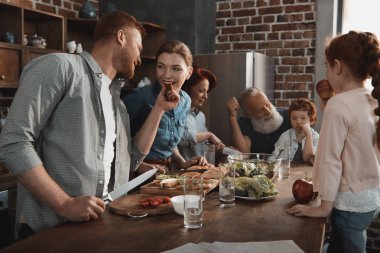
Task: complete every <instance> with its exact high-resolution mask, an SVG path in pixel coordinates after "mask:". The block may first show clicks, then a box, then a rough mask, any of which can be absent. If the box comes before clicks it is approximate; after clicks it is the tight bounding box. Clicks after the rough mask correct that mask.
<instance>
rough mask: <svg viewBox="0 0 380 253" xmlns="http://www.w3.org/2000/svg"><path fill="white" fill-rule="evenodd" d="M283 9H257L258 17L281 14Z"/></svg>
mask: <svg viewBox="0 0 380 253" xmlns="http://www.w3.org/2000/svg"><path fill="white" fill-rule="evenodd" d="M283 9H284V8H283V7H268V8H261V9H259V15H268V14H281V13H282V12H283Z"/></svg>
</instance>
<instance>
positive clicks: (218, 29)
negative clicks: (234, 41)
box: [215, 28, 221, 36]
mask: <svg viewBox="0 0 380 253" xmlns="http://www.w3.org/2000/svg"><path fill="white" fill-rule="evenodd" d="M220 30H221V29H220V28H216V29H215V36H218V35H220V34H221V31H220Z"/></svg>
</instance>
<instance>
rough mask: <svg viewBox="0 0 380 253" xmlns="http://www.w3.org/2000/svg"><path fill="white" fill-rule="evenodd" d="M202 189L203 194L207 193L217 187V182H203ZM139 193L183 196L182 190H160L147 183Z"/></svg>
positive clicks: (174, 188)
mask: <svg viewBox="0 0 380 253" xmlns="http://www.w3.org/2000/svg"><path fill="white" fill-rule="evenodd" d="M203 184H204V187H203V191H204V193H205V194H207V193H209V192H210V191H212V190H213V189H215V188H216V187H217V186H218V185H219V180H217V179H208V180H204V181H203ZM140 193H144V194H157V195H167V196H177V195H183V189H182V188H180V187H179V188H177V187H173V188H162V187H160V186H159V185H157V184H156V183H154V182H151V183H148V184H146V185H143V186H141V187H140Z"/></svg>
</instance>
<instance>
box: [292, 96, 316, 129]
mask: <svg viewBox="0 0 380 253" xmlns="http://www.w3.org/2000/svg"><path fill="white" fill-rule="evenodd" d="M293 111H305V112H307V115H308V116H309V118H310V123H311V124H313V123H315V122H316V121H317V120H318V118H317V109H316V108H315V105H314V103H313V102H311V101H310V100H309V99H307V98H299V99H297V100H294V101H293V102H292V103H291V104H290V106H289V109H288V113H289V118H290V116H291V113H292V112H293Z"/></svg>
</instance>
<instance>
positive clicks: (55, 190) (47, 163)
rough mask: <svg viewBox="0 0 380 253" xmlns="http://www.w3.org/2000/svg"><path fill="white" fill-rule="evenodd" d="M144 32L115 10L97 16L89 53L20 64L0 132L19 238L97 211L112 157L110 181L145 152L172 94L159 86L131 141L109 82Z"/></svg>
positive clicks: (134, 60) (120, 178) (126, 71)
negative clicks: (12, 178) (14, 185)
mask: <svg viewBox="0 0 380 253" xmlns="http://www.w3.org/2000/svg"><path fill="white" fill-rule="evenodd" d="M144 35H145V31H144V28H143V27H142V25H141V24H140V23H138V22H137V21H136V20H135V19H134V18H133V17H132V16H130V15H128V14H127V13H125V12H121V11H116V12H113V13H111V14H108V15H107V16H105V17H104V18H103V19H102V20H100V21H99V22H98V24H97V26H96V28H95V33H94V46H93V50H92V52H91V54H90V53H87V52H83V53H82V54H80V55H72V54H62V53H54V54H49V55H46V56H42V57H39V58H36V59H34V60H33V61H31V62H30V63H29V64H28V65H27V66H26V67H25V69H24V70H23V73H22V75H21V77H20V85H19V89H18V91H17V94H16V96H15V98H14V101H13V103H12V106H11V109H10V112H9V114H8V116H7V122H6V124H5V126H4V128H3V130H2V133H1V137H0V158H1V162H3V163H4V164H5V166H6V167H8V168H9V170H10V171H11V172H12V174H14V175H16V176H17V177H18V181H19V183H18V196H17V213H16V219H17V220H16V224H17V230H18V232H19V238H25V237H28V236H30V235H32V234H34V233H35V232H38V231H41V230H43V229H46V228H49V227H52V226H55V225H57V224H60V223H62V222H64V221H88V220H92V219H97V218H98V217H99V216H100V215H101V214H102V213H103V212H104V209H105V203H104V202H103V200H102V199H101V197H102V196H104V195H107V194H108V186H109V182H110V181H111V182H112V180H110V178H111V176H110V175H111V164H112V162H113V161H114V168H115V170H114V176H115V179H114V184H110V186H111V188H113V186H114V188H115V189H116V188H118V187H120V186H122V185H123V184H125V183H126V182H128V180H129V174H130V172H131V171H132V170H133V169H134V168H137V165H138V164H139V163H140V162H141V161H142V160H143V159H144V157H145V155H146V154H147V153H148V152H149V149H150V146H151V144H152V142H153V140H154V137H155V134H156V130H157V127H158V124H159V122H160V119H161V116H162V114H163V113H164V112H165V111H167V110H170V109H172V108H174V107H175V106H176V105H177V103H178V101H179V96H178V94H177V93H176V92H175V91H173V90H170V91H169V92H168V94H169V96H168V98H167V99H165V96H164V94H165V92H166V90H162V91H161V93H160V95H159V97H158V99H157V102H156V104H155V105H154V107H153V109H152V112H151V113H150V115H149V117H148V118H147V120H146V122H145V124H144V125H143V126H142V127H141V129H140V131H139V132H138V134H137V135H136V136H135V138H134V142H133V144H132V142H131V137H130V126H129V118H128V116H127V111H126V109H125V106H124V104H123V102H122V101H120V89H121V87H120V84H119V83H117V82H112V80H113V79H114V78H115V76H122V77H124V78H128V79H130V78H132V76H133V74H134V70H135V66H136V65H139V64H140V52H141V51H142V37H143V36H144Z"/></svg>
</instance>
